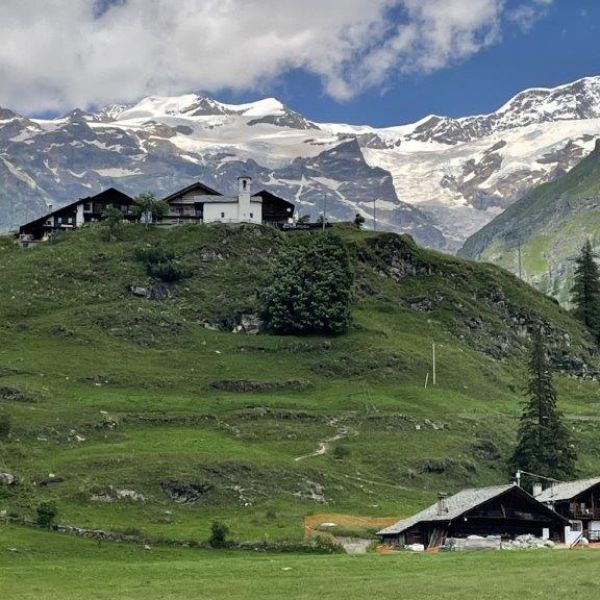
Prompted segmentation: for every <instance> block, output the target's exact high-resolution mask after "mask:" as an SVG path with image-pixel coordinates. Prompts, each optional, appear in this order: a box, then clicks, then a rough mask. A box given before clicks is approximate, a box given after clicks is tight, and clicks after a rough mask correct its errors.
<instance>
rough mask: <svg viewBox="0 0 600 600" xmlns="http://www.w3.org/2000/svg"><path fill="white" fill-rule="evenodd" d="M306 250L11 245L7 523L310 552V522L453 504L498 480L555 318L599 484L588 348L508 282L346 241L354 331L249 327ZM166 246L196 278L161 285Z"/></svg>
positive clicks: (535, 298)
mask: <svg viewBox="0 0 600 600" xmlns="http://www.w3.org/2000/svg"><path fill="white" fill-rule="evenodd" d="M308 235H322V234H321V233H320V232H319V233H312V234H311V233H301V234H281V233H278V232H276V231H274V230H272V229H270V228H266V227H250V226H244V227H241V228H237V229H232V228H227V227H216V226H213V227H207V226H199V225H194V226H185V227H180V228H176V229H146V228H144V227H143V226H141V225H129V226H127V227H126V229H125V232H124V239H122V240H121V241H117V242H107V241H104V240H103V236H102V235H101V231H100V230H99V229H97V228H88V229H83V230H80V231H77V232H73V233H70V234H65V235H63V236H62V237H61V238H59V239H58V240H56V241H55V242H54V243H53V244H42V245H38V246H36V247H33V248H27V249H22V248H18V247H17V246H16V245H15V244H14V243H13V242H12V240H8V239H4V240H2V241H1V242H0V282H1V284H2V285H1V286H0V415H8V416H9V418H10V420H11V423H12V429H11V433H10V436H9V437H8V438H6V439H4V440H2V439H0V472H3V473H5V474H6V473H10V474H12V475H14V476H16V477H17V478H18V484H13V485H9V484H8V483H7V482H6V478H5V479H4V483H0V510H5V511H7V513H8V514H10V515H15V516H21V517H25V518H31V517H32V516H33V514H34V510H35V507H36V506H37V504H38V503H39V502H40V501H43V500H52V501H55V502H56V504H57V506H58V508H59V511H60V516H59V521H60V522H61V523H67V524H71V525H77V526H82V527H97V528H102V529H110V530H119V531H132V530H134V531H141V532H143V533H144V534H147V535H150V536H153V537H163V538H167V539H195V540H202V539H206V538H207V536H208V529H209V526H210V523H211V522H212V521H213V520H214V519H217V518H218V519H224V520H225V521H226V522H227V523H229V525H230V526H231V529H232V537H233V538H235V539H238V540H262V539H265V538H267V539H271V540H294V539H301V538H302V537H303V535H304V533H303V527H302V518H303V516H305V515H307V514H310V513H317V512H348V513H356V514H365V515H372V516H387V515H405V514H407V513H410V512H411V511H413V510H415V509H416V508H420V507H422V506H423V505H424V504H425V503H427V502H429V501H430V500H432V499H433V498H434V497H435V496H436V494H437V493H438V492H439V491H440V490H442V491H446V492H452V491H455V490H457V489H459V488H461V487H464V486H467V485H471V484H488V483H494V482H498V481H503V480H504V479H505V476H506V474H505V470H504V466H503V465H504V460H505V458H506V456H507V455H508V453H509V451H510V446H511V444H512V443H513V441H514V432H515V427H516V423H517V419H518V416H519V413H520V402H521V390H522V387H523V381H524V375H525V374H524V372H523V365H524V360H523V359H524V352H525V350H526V347H527V344H528V339H527V335H528V330H530V329H531V328H533V327H534V326H535V325H536V324H539V323H540V322H544V323H546V324H547V326H548V327H549V328H551V335H550V336H549V337H550V340H551V341H553V342H555V347H554V356H555V362H556V365H557V368H558V369H559V370H561V371H562V372H563V374H562V375H560V376H559V377H558V378H557V383H558V387H559V391H560V394H561V401H562V408H563V410H564V411H565V412H566V413H567V415H568V418H569V419H570V423H571V425H572V427H573V429H574V431H575V435H576V438H577V440H578V445H579V449H580V462H579V468H580V470H581V473H582V474H584V475H589V474H597V473H598V472H600V456H598V452H597V438H598V431H599V429H600V427H599V426H598V425H599V421H598V419H599V417H600V404H599V402H600V394H599V390H598V385H597V383H596V382H595V381H592V380H591V379H590V376H591V375H592V374H593V373H594V372H595V368H596V362H597V360H596V358H595V357H594V356H593V355H592V353H591V347H592V345H591V340H590V339H589V338H588V337H587V333H586V332H584V331H583V329H582V328H581V327H580V326H579V325H578V324H577V323H576V322H575V321H574V320H573V319H572V318H571V316H570V315H569V314H568V313H567V312H566V311H564V310H563V309H561V308H560V306H559V305H558V304H557V303H556V302H554V301H552V300H550V299H548V298H546V297H545V296H543V295H542V294H540V293H538V292H536V291H534V290H533V289H532V288H530V287H529V286H527V285H526V284H524V283H523V282H520V281H519V280H518V279H517V278H515V277H513V276H512V275H510V274H508V273H507V272H505V271H503V270H501V269H499V268H497V267H494V266H491V265H487V264H478V263H473V262H469V261H467V260H464V259H460V258H453V257H448V256H444V255H442V254H438V253H435V252H431V251H425V250H423V249H421V248H419V247H417V246H416V245H415V244H414V242H413V241H412V240H411V239H410V238H407V237H399V236H396V235H393V234H373V233H362V232H357V231H355V230H353V229H350V228H348V229H345V228H343V227H342V228H339V229H337V230H336V232H335V235H339V236H340V237H341V238H342V239H343V240H344V241H345V243H346V244H347V245H348V247H349V249H350V252H351V254H352V257H353V262H354V265H355V270H356V283H355V291H354V296H355V301H354V306H353V325H352V328H351V330H350V331H349V332H348V334H347V335H344V336H338V337H318V336H309V337H292V336H275V335H262V334H261V335H248V334H247V333H245V332H244V331H243V330H242V331H239V330H240V329H244V328H246V329H251V324H252V322H253V320H254V316H255V315H256V312H257V309H258V300H257V293H258V291H259V290H261V289H262V287H263V286H264V284H265V282H266V281H267V280H268V279H269V277H270V274H269V272H270V266H271V263H272V259H273V257H274V256H277V255H278V253H279V252H280V251H281V250H282V248H284V247H285V245H286V244H289V243H290V240H291V239H292V238H293V237H294V236H296V237H298V236H299V237H300V241H301V240H302V239H303V236H308ZM159 242H160V243H161V244H162V248H166V249H168V250H169V251H171V252H173V253H174V255H175V264H176V265H177V266H178V268H180V269H181V270H182V271H184V272H187V274H188V275H189V277H186V278H184V279H182V280H181V281H179V282H178V283H176V284H171V285H168V286H167V285H164V284H158V283H157V282H156V281H155V280H153V279H152V278H150V277H149V276H148V275H147V274H146V270H145V269H144V265H143V264H142V262H140V260H138V258H137V257H139V256H140V253H141V250H144V249H145V250H147V249H148V248H152V247H154V246H155V245H156V244H157V243H159ZM132 289H133V290H134V291H132ZM147 296H150V297H147ZM233 331H236V333H234V332H233ZM434 342H435V343H436V344H437V356H438V374H437V375H438V376H437V380H438V384H437V386H435V387H434V386H432V385H431V379H432V378H431V344H432V343H434ZM428 372H429V373H430V376H429V385H428V387H427V388H425V380H426V375H427V373H428ZM575 375H577V376H584V375H585V376H586V377H587V378H585V379H584V378H583V377H579V378H576V377H574V376H575ZM318 449H321V450H322V451H323V452H322V453H321V454H315V455H312V453H314V452H316V451H317V450H318ZM0 481H1V479H0Z"/></svg>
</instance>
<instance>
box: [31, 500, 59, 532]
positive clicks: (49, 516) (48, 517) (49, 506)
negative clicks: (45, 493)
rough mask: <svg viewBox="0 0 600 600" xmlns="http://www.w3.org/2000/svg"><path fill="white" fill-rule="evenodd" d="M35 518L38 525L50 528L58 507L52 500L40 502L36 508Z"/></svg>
mask: <svg viewBox="0 0 600 600" xmlns="http://www.w3.org/2000/svg"><path fill="white" fill-rule="evenodd" d="M36 513H37V519H36V522H37V524H38V525H39V526H40V527H47V528H48V529H50V528H51V527H52V525H54V521H55V520H56V517H57V516H58V509H57V508H56V504H54V502H42V503H41V504H39V505H38V507H37V509H36Z"/></svg>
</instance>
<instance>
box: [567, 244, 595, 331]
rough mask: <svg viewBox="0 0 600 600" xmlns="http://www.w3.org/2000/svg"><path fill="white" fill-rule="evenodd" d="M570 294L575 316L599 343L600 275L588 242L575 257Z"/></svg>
mask: <svg viewBox="0 0 600 600" xmlns="http://www.w3.org/2000/svg"><path fill="white" fill-rule="evenodd" d="M571 293H572V295H571V300H572V302H573V304H574V305H575V315H576V316H577V318H578V319H580V320H581V321H582V322H583V323H584V324H585V326H586V327H587V328H588V329H589V330H590V332H591V333H592V335H593V336H594V337H595V339H596V342H600V273H599V271H598V265H597V264H596V261H595V260H594V254H593V251H592V244H591V242H590V241H589V240H587V242H586V243H585V244H584V246H583V248H582V249H581V253H580V254H579V256H578V257H577V260H576V267H575V282H574V284H573V289H572V292H571Z"/></svg>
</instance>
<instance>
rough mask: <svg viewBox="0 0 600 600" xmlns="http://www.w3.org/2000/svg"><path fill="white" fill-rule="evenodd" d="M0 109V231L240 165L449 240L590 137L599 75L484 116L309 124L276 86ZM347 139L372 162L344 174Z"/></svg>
mask: <svg viewBox="0 0 600 600" xmlns="http://www.w3.org/2000/svg"><path fill="white" fill-rule="evenodd" d="M0 111H2V112H0V207H1V208H0V229H7V228H9V229H13V228H14V227H15V226H16V225H18V224H19V223H22V222H24V221H25V220H27V219H28V218H32V217H33V216H35V215H39V214H43V212H44V210H45V205H46V204H47V203H50V202H51V203H52V204H53V205H54V206H59V205H61V204H66V203H67V202H69V201H72V200H73V198H74V197H79V196H88V195H90V194H92V193H95V192H98V191H100V190H101V189H102V188H104V187H108V186H116V187H122V188H123V189H124V191H126V192H128V193H134V194H135V193H139V192H140V191H143V190H145V189H148V188H150V189H153V191H155V192H156V193H157V195H162V194H163V193H164V194H167V193H170V192H172V191H173V190H175V189H177V188H178V187H180V186H181V187H183V186H184V185H187V184H189V183H191V182H192V181H195V180H198V179H206V180H207V183H208V184H212V185H216V187H220V188H225V189H223V191H224V192H225V193H228V192H230V191H231V190H230V189H229V186H230V185H231V183H230V179H231V178H233V179H235V177H236V176H237V175H239V174H240V172H242V171H250V172H251V173H252V174H253V176H254V177H255V179H256V182H257V186H260V187H261V188H263V187H268V188H271V189H273V190H274V192H276V193H279V194H281V195H283V196H285V197H287V198H288V199H290V200H293V201H295V202H296V203H297V205H298V207H299V210H300V212H304V213H312V215H313V216H314V217H316V216H317V215H318V214H320V212H321V211H322V207H323V204H324V200H325V199H326V201H327V206H328V210H329V217H330V218H331V219H333V220H340V219H341V220H348V219H352V218H354V214H355V213H356V212H358V213H361V214H362V215H363V216H364V217H365V218H366V219H367V223H368V224H370V223H372V220H373V216H374V214H373V211H374V208H375V210H376V212H377V218H378V221H379V227H378V228H380V229H388V230H392V231H397V232H406V233H411V234H413V235H414V236H415V238H416V239H418V241H419V242H420V243H423V244H425V245H427V246H431V247H434V248H440V249H445V250H449V251H456V250H458V249H459V248H460V247H461V246H462V245H463V243H464V241H465V240H466V238H468V237H469V236H470V235H472V234H473V233H474V232H475V231H477V230H478V229H480V228H481V227H482V226H484V225H485V224H487V223H488V222H489V221H491V220H492V219H493V218H494V217H495V216H497V215H498V214H500V213H501V212H502V211H503V210H504V209H505V208H506V207H507V206H509V205H510V204H512V203H513V202H514V201H516V200H517V199H518V198H520V197H521V196H523V194H525V193H526V192H527V191H528V190H529V189H531V188H532V187H534V186H536V185H538V184H539V183H543V182H547V181H552V180H554V179H556V178H557V177H560V176H561V175H562V174H564V173H565V172H566V171H568V170H569V169H570V168H572V167H573V166H574V165H575V164H576V163H577V162H578V161H579V160H580V159H581V158H582V157H583V156H584V155H585V154H586V153H587V152H589V151H590V150H591V148H592V146H593V141H594V139H595V138H596V137H597V136H598V135H600V77H587V78H583V79H580V80H577V81H575V82H573V83H569V84H565V85H562V86H559V87H557V88H531V89H530V90H525V91H523V92H521V93H519V94H517V95H515V96H514V97H513V98H511V99H510V100H509V101H508V102H506V103H504V104H503V105H502V106H501V107H499V108H498V110H496V111H495V112H492V113H488V114H484V115H475V116H467V117H460V118H451V117H443V116H439V115H430V116H427V117H424V118H423V119H420V120H419V121H417V122H415V123H409V124H404V125H397V126H392V127H384V128H375V127H371V126H368V125H349V124H338V123H319V122H315V121H312V120H310V119H308V118H306V117H305V116H304V115H302V114H300V113H298V112H296V111H294V110H293V109H291V108H290V107H288V106H286V105H285V104H284V103H282V102H281V101H279V100H278V99H276V98H265V99H262V100H258V101H257V102H250V103H245V104H238V105H235V104H226V103H222V102H219V101H218V100H215V99H213V98H210V97H207V96H204V95H199V94H183V95H181V96H148V97H146V98H144V99H141V100H140V101H138V102H136V103H129V104H113V105H108V106H105V107H103V108H100V109H98V110H97V111H95V112H86V111H82V110H78V109H76V110H74V111H71V112H70V113H68V114H67V115H64V116H62V117H57V118H54V119H36V118H28V117H24V116H21V115H18V114H16V113H14V112H12V111H9V110H8V109H0ZM350 140H356V141H357V143H358V150H355V155H356V156H354V158H353V160H355V161H356V162H357V164H360V165H364V164H366V165H367V166H368V167H369V168H370V169H371V171H368V170H366V169H364V168H362V167H361V168H360V169H359V171H360V173H361V174H360V175H359V174H356V175H355V174H353V173H352V172H351V171H350V170H349V169H348V168H347V164H344V165H342V164H339V165H338V164H336V162H335V160H331V157H332V156H335V152H332V151H334V150H335V148H336V147H337V146H340V145H341V144H344V143H345V142H347V141H350ZM342 150H344V152H342V154H344V155H345V149H344V147H342ZM323 152H327V153H329V154H328V155H327V156H326V157H322V159H321V160H318V159H317V157H318V156H319V155H320V154H322V153H323ZM346 158H347V155H346ZM325 159H326V160H325ZM299 163H302V168H298V164H299ZM311 165H312V166H311ZM315 165H320V166H315ZM324 167H326V168H324ZM294 172H296V173H300V176H299V178H296V177H294V176H293V175H292V174H293V173H294ZM307 173H308V175H307ZM340 173H343V175H340ZM303 177H304V178H303ZM389 182H391V185H390V184H389ZM374 201H375V203H374ZM405 217H406V218H405Z"/></svg>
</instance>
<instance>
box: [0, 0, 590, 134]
mask: <svg viewBox="0 0 600 600" xmlns="http://www.w3.org/2000/svg"><path fill="white" fill-rule="evenodd" d="M598 26H600V0H302V1H299V0H227V1H226V2H225V1H224V0H186V1H185V2H180V1H174V0H68V1H66V0H44V2H43V3H40V2H39V0H1V1H0V39H2V44H0V81H1V82H2V84H1V85H0V106H3V107H7V108H11V109H13V110H17V111H19V112H21V113H23V114H27V115H55V114H64V113H66V112H68V111H70V110H72V109H73V108H82V109H94V108H96V107H99V106H104V105H106V104H112V103H130V102H132V101H135V100H137V99H139V98H142V97H144V96H148V95H179V94H183V93H190V92H200V93H205V94H206V95H210V96H212V97H215V98H217V99H220V100H223V101H226V102H242V101H244V102H245V101H252V100H255V99H258V98H261V97H265V96H276V97H278V98H279V99H280V100H282V101H283V102H285V103H286V104H288V105H289V106H290V107H292V108H293V109H295V110H297V111H299V112H302V113H304V114H305V115H306V116H307V117H309V118H311V119H314V120H316V121H338V122H348V123H369V124H372V125H376V126H386V125H395V124H401V123H406V122H410V121H414V120H417V119H419V118H421V117H423V116H425V115H427V114H430V113H437V114H444V115H451V116H461V115H469V114H474V113H482V112H489V111H492V110H494V109H496V108H497V107H499V106H500V105H501V104H503V103H504V102H505V101H506V100H508V99H509V98H510V97H511V96H513V95H514V94H516V93H518V92H519V91H521V90H523V89H525V88H528V87H535V86H546V87H552V86H556V85H559V84H561V83H568V82H570V81H573V80H575V79H578V78H580V77H584V76H588V75H600V60H599V59H600V43H599V42H598V34H599V31H598V29H597V27H598Z"/></svg>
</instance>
